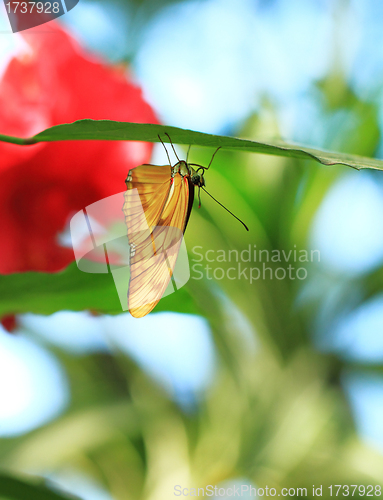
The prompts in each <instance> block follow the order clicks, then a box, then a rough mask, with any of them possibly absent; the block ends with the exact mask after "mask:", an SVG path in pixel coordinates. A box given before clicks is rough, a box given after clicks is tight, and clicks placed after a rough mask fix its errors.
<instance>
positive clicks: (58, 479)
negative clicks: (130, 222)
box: [0, 0, 383, 500]
mask: <svg viewBox="0 0 383 500" xmlns="http://www.w3.org/2000/svg"><path fill="white" fill-rule="evenodd" d="M0 10H1V13H2V14H1V15H2V17H0V22H1V23H3V24H2V26H3V27H4V29H6V28H5V26H6V23H7V22H8V21H7V20H6V18H5V12H2V10H3V9H2V8H1V9H0ZM60 23H61V25H62V26H64V27H65V29H67V30H68V31H69V32H70V33H72V35H73V36H74V37H75V38H76V39H77V40H78V41H79V42H80V43H81V45H82V46H83V47H85V48H86V50H87V51H89V53H90V54H91V53H92V54H95V55H96V56H97V57H99V58H102V59H103V60H104V61H108V62H109V63H111V64H115V65H119V66H121V67H123V68H124V71H126V72H127V73H129V74H130V76H131V78H133V80H134V81H135V82H136V83H137V84H138V85H139V86H140V87H141V88H142V89H143V93H144V97H145V98H146V100H147V101H148V102H149V103H150V104H151V105H152V107H153V109H154V110H155V111H156V113H157V115H158V116H159V118H160V120H161V122H162V123H165V124H168V125H174V126H179V127H185V128H190V129H194V130H199V131H203V132H209V133H215V134H225V135H235V136H237V137H244V138H250V139H257V138H264V139H266V138H283V139H285V140H286V141H295V142H300V143H302V144H305V145H310V146H313V147H319V148H324V149H330V150H335V151H342V152H347V153H355V154H361V155H365V156H375V157H378V158H381V157H383V143H382V140H381V127H382V126H383V90H382V89H383V86H382V84H383V30H382V28H381V27H382V23H383V3H382V2H381V1H380V0H363V1H357V0H309V1H307V0H236V1H235V2H233V1H229V0H201V1H171V0H166V1H161V0H160V1H159V0H156V1H154V0H142V1H140V0H132V1H125V0H107V1H106V0H105V1H103V0H98V1H96V0H94V1H90V0H81V1H80V3H79V5H78V6H77V7H76V8H74V9H73V10H72V11H71V12H69V13H68V14H66V15H65V16H63V17H62V18H61V19H60ZM47 26H49V25H47ZM17 40H18V39H17V38H16V35H15V36H12V37H11V36H5V35H2V38H1V44H2V45H1V49H0V61H1V63H0V68H1V67H2V66H4V65H5V64H6V62H7V61H8V60H9V58H10V57H11V55H12V54H13V53H14V52H15V51H16V50H17V48H18V44H19V42H18V41H17ZM3 42H4V43H3ZM92 57H93V56H92ZM95 85H97V82H95ZM178 151H179V153H180V154H182V155H186V151H183V150H182V149H181V148H178ZM212 152H213V151H210V150H209V149H206V148H197V147H196V148H192V150H191V156H190V159H191V161H193V162H195V163H202V164H207V163H208V162H209V160H210V157H211V154H212ZM165 158H166V157H165V153H164V151H162V150H161V148H159V147H158V146H155V148H154V151H153V159H152V161H153V162H154V163H159V164H160V163H164V162H166V160H165ZM206 182H207V186H208V189H209V191H210V192H211V193H212V194H213V196H215V197H217V198H218V199H219V200H220V201H221V202H222V203H224V204H225V205H226V206H227V207H228V208H229V209H230V210H233V211H234V212H235V213H236V214H237V215H238V216H239V217H241V218H242V219H243V220H244V221H245V222H246V224H247V225H248V226H249V228H250V231H249V233H247V232H245V231H244V230H243V228H242V227H241V226H240V224H238V223H237V221H235V220H234V219H233V218H231V217H230V215H229V214H227V213H226V212H225V211H224V210H223V209H221V208H220V207H219V206H218V205H216V204H214V202H213V201H212V200H211V199H209V198H208V197H207V196H205V197H204V196H203V199H202V208H201V209H200V210H197V209H196V207H195V208H194V210H193V213H192V215H191V219H190V222H189V225H188V229H187V231H186V235H185V238H186V245H187V248H188V250H189V258H190V259H192V258H193V252H192V249H193V247H194V246H198V247H199V252H201V253H203V254H205V252H206V251H208V250H210V249H213V250H214V251H216V250H218V249H219V250H224V251H226V252H227V251H228V250H233V249H236V250H238V251H239V252H240V251H242V250H244V249H247V248H248V247H249V244H250V245H251V246H252V247H253V246H254V245H256V246H257V249H266V250H269V251H270V252H271V251H272V250H280V251H282V250H284V251H285V252H288V251H290V250H291V249H297V250H298V251H299V250H303V249H306V250H308V251H310V250H319V252H320V260H319V262H318V259H314V262H304V263H302V266H303V267H304V268H305V269H306V270H307V278H306V279H303V280H298V279H295V280H290V279H284V280H277V279H275V278H274V279H262V280H257V281H255V282H253V283H252V284H250V282H249V280H244V279H242V280H238V279H236V280H230V279H227V278H223V279H212V280H210V279H207V277H206V276H204V277H203V279H200V280H199V279H195V278H196V275H195V273H194V274H193V270H192V271H191V279H190V281H189V282H188V284H187V285H186V286H185V287H184V288H183V289H182V290H180V291H179V292H177V293H175V294H173V295H171V296H169V297H167V298H165V299H163V301H161V302H160V304H159V307H158V308H157V309H156V310H155V311H154V312H153V313H151V314H150V315H149V316H147V317H145V318H142V319H138V320H137V319H134V318H132V317H131V316H130V315H129V314H112V315H104V314H98V313H97V314H95V313H94V312H89V311H80V312H71V311H58V312H56V313H55V314H53V315H48V316H42V315H36V314H30V313H28V314H23V315H20V316H18V317H17V328H16V330H15V331H14V332H13V335H10V334H9V333H7V332H6V331H5V330H4V329H2V330H1V331H0V466H1V468H2V469H3V470H5V471H8V472H10V473H13V474H17V475H20V474H22V475H24V474H26V475H29V476H40V477H44V478H46V479H47V480H48V484H50V485H51V486H52V488H56V489H57V488H59V489H61V490H62V491H66V492H69V493H73V494H75V495H77V496H78V497H80V498H82V499H84V500H88V499H89V500H112V499H114V500H123V499H124V500H126V499H132V500H133V499H137V500H138V499H150V500H157V499H158V500H160V499H167V498H172V497H173V496H174V486H175V485H182V487H186V488H191V487H195V488H199V487H206V485H209V484H211V485H226V486H227V485H230V484H249V485H250V484H251V485H253V486H255V487H265V486H266V485H268V486H269V487H274V488H277V490H278V491H279V489H281V488H283V487H287V488H298V487H306V488H307V489H308V497H309V498H310V497H311V496H312V487H313V485H316V486H320V485H323V491H324V493H323V495H324V496H325V497H326V492H328V491H329V490H327V489H326V488H327V487H328V486H329V485H331V484H342V485H343V484H357V485H374V486H375V485H378V484H382V483H383V293H382V285H383V229H382V220H383V177H382V173H381V172H372V171H371V172H370V171H363V172H358V171H354V170H351V169H347V168H345V167H340V166H333V167H324V166H320V165H318V164H316V163H315V162H313V161H302V160H294V159H288V158H279V157H272V156H263V155H256V154H248V153H239V152H236V153H234V152H228V151H220V152H219V153H218V154H217V156H216V158H215V160H214V163H213V167H212V169H210V170H209V172H208V173H206ZM205 263H207V262H206V261H205ZM191 264H193V261H192V260H191ZM269 264H270V266H274V267H280V266H281V264H280V263H279V264H278V263H269ZM214 265H215V264H214V263H213V264H212V266H213V268H214ZM217 267H221V268H224V269H226V268H229V267H231V264H230V262H220V263H219V264H218V266H217ZM219 278H220V276H219ZM110 279H112V278H111V277H110ZM95 293H97V292H95ZM156 311H158V312H156ZM114 312H118V309H116V311H114ZM27 477H28V476H27ZM358 495H360V496H363V495H362V494H361V493H355V495H354V496H358Z"/></svg>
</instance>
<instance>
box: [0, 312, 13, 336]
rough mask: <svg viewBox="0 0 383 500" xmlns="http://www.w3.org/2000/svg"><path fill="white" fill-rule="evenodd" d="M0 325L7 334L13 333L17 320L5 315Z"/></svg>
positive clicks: (11, 315) (0, 320)
mask: <svg viewBox="0 0 383 500" xmlns="http://www.w3.org/2000/svg"><path fill="white" fill-rule="evenodd" d="M0 323H1V324H2V326H3V328H4V330H6V331H7V332H8V333H13V332H14V331H15V330H16V327H17V320H16V316H15V315H14V314H7V315H6V316H3V317H2V318H1V319H0Z"/></svg>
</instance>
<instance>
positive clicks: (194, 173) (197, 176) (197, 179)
mask: <svg viewBox="0 0 383 500" xmlns="http://www.w3.org/2000/svg"><path fill="white" fill-rule="evenodd" d="M189 169H190V180H191V182H192V184H194V185H195V186H198V187H203V186H205V185H206V184H205V178H204V176H203V168H199V169H198V170H194V168H191V167H189ZM200 170H202V172H201V173H199V171H200Z"/></svg>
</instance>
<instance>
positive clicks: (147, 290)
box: [123, 134, 248, 318]
mask: <svg viewBox="0 0 383 500" xmlns="http://www.w3.org/2000/svg"><path fill="white" fill-rule="evenodd" d="M166 135H167V136H168V138H169V141H170V144H171V146H172V148H173V151H174V153H175V155H176V157H177V160H178V162H177V163H176V164H175V165H173V166H171V162H170V157H169V154H168V152H167V150H166V147H165V145H164V143H163V142H162V140H161V138H160V136H158V138H159V140H160V141H161V143H162V145H163V146H164V148H165V151H166V154H167V157H168V160H169V165H163V166H158V165H141V166H139V167H136V168H134V169H132V170H129V173H128V176H127V178H126V181H125V182H126V187H127V191H126V192H125V203H124V205H123V212H124V214H125V222H126V225H127V229H128V239H129V245H130V249H131V250H130V281H129V291H128V306H129V311H130V313H131V315H132V316H134V317H136V318H142V317H143V316H146V314H148V313H149V312H150V311H152V309H153V308H154V307H155V306H156V305H157V303H158V302H159V300H160V299H161V297H162V295H163V294H164V292H165V290H166V288H167V286H168V284H169V282H170V280H171V279H172V280H173V279H174V278H173V270H174V267H175V264H176V261H177V256H178V253H179V250H180V246H181V242H182V238H183V234H184V232H185V229H186V226H187V223H188V221H189V217H190V213H191V210H192V206H193V201H194V190H195V186H197V187H198V188H199V191H200V189H201V188H202V189H203V188H204V186H205V179H204V177H203V172H204V171H205V170H207V169H209V168H210V165H211V164H212V161H213V159H214V156H215V154H216V153H217V151H218V150H219V149H220V148H218V149H217V150H216V151H215V152H214V154H213V156H212V158H211V160H210V163H209V165H208V166H207V167H203V166H202V165H197V164H194V163H188V162H187V160H186V161H184V160H180V159H179V158H178V156H177V153H176V151H175V149H174V146H173V143H172V141H171V139H170V137H169V135H168V134H166ZM189 150H190V148H189ZM193 167H198V168H197V170H194V168H193ZM206 192H207V191H206ZM198 194H199V192H198ZM208 194H209V193H208ZM210 196H211V195H210ZM215 201H217V200H215ZM218 203H219V202H218ZM199 206H201V203H200V204H199ZM222 206H223V205H222ZM224 208H225V207H224ZM226 210H227V209H226ZM230 213H231V212H230ZM234 217H235V216H234ZM236 218H237V217H236ZM238 220H239V219H238ZM240 222H242V221H240ZM242 224H243V223H242ZM244 226H245V224H244ZM245 227H246V226H245ZM246 229H247V227H246ZM247 230H248V229H247Z"/></svg>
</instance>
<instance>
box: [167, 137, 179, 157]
mask: <svg viewBox="0 0 383 500" xmlns="http://www.w3.org/2000/svg"><path fill="white" fill-rule="evenodd" d="M165 135H167V136H168V138H169V141H170V144H171V146H172V148H173V151H174V154H175V155H176V158H177V160H178V161H180V159H179V158H178V155H177V153H176V150H175V148H174V146H173V143H172V140H171V139H170V135H169V134H168V133H167V132H165Z"/></svg>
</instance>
